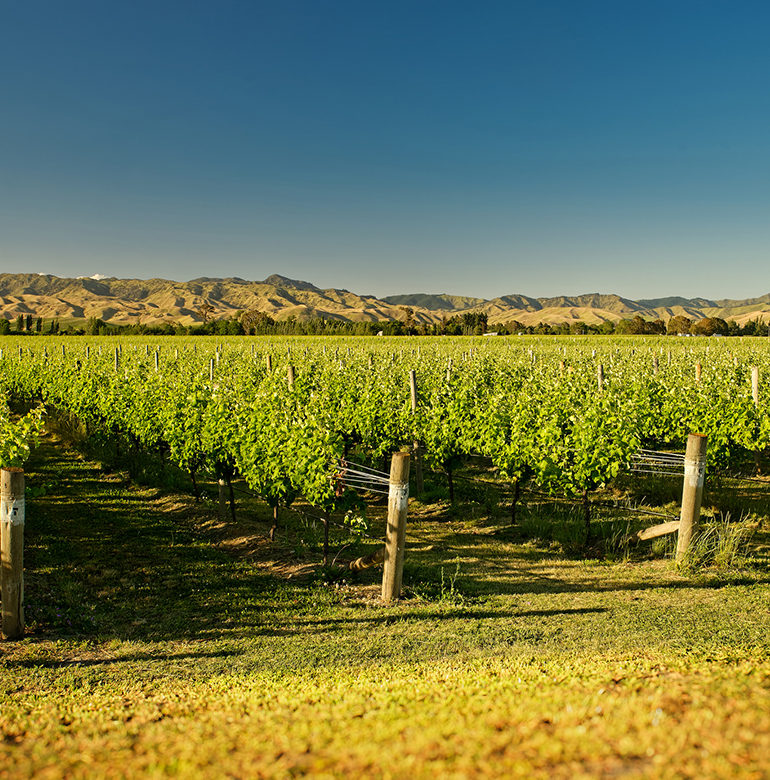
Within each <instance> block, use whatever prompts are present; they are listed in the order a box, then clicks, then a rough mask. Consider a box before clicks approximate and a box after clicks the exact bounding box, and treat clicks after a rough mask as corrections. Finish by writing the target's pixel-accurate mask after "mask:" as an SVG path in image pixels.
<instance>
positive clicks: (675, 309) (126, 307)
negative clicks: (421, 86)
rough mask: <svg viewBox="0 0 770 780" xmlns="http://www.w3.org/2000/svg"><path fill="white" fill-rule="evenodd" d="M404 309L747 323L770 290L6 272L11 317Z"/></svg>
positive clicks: (382, 314)
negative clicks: (716, 292) (721, 295)
mask: <svg viewBox="0 0 770 780" xmlns="http://www.w3.org/2000/svg"><path fill="white" fill-rule="evenodd" d="M403 307H409V308H410V309H412V310H413V312H414V319H415V320H416V321H417V322H425V323H430V322H440V321H441V320H442V319H443V318H449V317H451V316H453V315H456V314H460V315H461V314H462V313H463V312H484V313H486V314H487V317H488V321H489V323H490V325H494V324H497V323H505V322H510V321H513V320H517V321H519V322H521V323H524V324H530V325H534V324H537V323H539V322H548V323H560V322H571V321H578V320H582V321H583V322H587V323H592V324H597V323H601V322H605V321H610V322H617V321H618V320H620V319H624V318H630V317H635V316H637V315H638V316H641V317H644V318H645V319H662V320H664V321H665V320H668V319H669V318H670V317H673V316H675V315H678V314H683V315H685V316H687V317H690V318H691V319H701V318H703V317H721V318H723V319H735V320H736V321H737V322H738V323H739V324H742V323H745V322H746V321H747V320H750V319H756V318H760V319H763V320H765V321H768V322H770V293H768V294H766V295H762V296H760V297H756V298H749V299H745V300H718V301H711V300H708V299H706V298H681V297H677V296H670V297H664V298H650V299H642V300H638V301H633V300H630V299H628V298H622V297H621V296H619V295H604V294H599V293H590V294H586V295H574V296H567V295H561V296H556V297H551V298H532V297H529V296H526V295H517V294H512V295H502V296H500V297H498V298H493V299H491V300H485V299H483V298H474V297H469V296H460V295H434V294H428V293H412V294H404V295H390V296H387V297H386V298H382V299H379V298H376V297H374V296H372V295H359V294H356V293H352V292H350V291H349V290H345V289H337V288H329V289H321V288H319V287H316V286H315V285H314V284H311V283H310V282H304V281H300V280H297V279H289V278H287V277H285V276H281V275H279V274H273V275H271V276H268V277H267V279H264V280H263V281H261V282H260V281H247V280H245V279H240V278H238V277H230V278H226V279H217V278H209V277H202V278H200V279H192V280H191V281H189V282H176V281H173V280H169V279H118V278H115V277H108V278H103V277H100V276H98V275H97V276H94V277H84V278H77V279H73V278H65V277H58V276H52V275H50V274H46V275H43V274H0V316H2V317H4V318H6V319H15V318H16V317H17V316H18V315H19V314H22V315H27V314H31V315H33V316H35V317H43V318H44V319H51V318H58V319H62V320H72V319H87V318H89V317H96V318H99V319H102V320H104V321H105V322H113V323H118V324H135V323H140V322H141V323H143V324H146V325H156V324H159V323H164V322H174V323H182V324H185V325H190V324H194V323H200V322H203V321H204V319H222V318H229V317H233V316H235V315H236V314H237V313H238V312H240V311H244V310H248V309H254V310H258V311H263V312H266V313H268V314H269V315H270V316H271V317H273V318H275V319H286V318H288V317H296V318H298V319H307V318H310V317H325V318H327V319H336V320H345V321H353V322H360V321H371V322H377V321H385V320H395V319H403V318H404V316H405V314H404V310H403Z"/></svg>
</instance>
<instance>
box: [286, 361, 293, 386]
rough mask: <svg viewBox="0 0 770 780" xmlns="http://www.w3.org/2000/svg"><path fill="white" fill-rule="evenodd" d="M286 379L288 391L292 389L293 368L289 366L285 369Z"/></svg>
mask: <svg viewBox="0 0 770 780" xmlns="http://www.w3.org/2000/svg"><path fill="white" fill-rule="evenodd" d="M286 379H287V381H288V383H289V390H293V389H294V366H292V365H289V367H288V368H287V369H286Z"/></svg>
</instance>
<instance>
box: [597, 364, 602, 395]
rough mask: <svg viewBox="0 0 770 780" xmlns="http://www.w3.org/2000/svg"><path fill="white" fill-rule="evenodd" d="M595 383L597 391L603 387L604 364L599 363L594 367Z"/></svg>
mask: <svg viewBox="0 0 770 780" xmlns="http://www.w3.org/2000/svg"><path fill="white" fill-rule="evenodd" d="M596 385H597V387H598V388H599V392H601V391H602V390H603V389H604V366H603V365H602V364H601V363H599V365H598V367H597V369H596Z"/></svg>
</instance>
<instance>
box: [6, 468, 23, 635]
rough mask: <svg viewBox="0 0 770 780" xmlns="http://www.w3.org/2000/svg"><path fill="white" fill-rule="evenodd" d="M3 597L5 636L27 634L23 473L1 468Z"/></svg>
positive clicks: (20, 470) (13, 469)
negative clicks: (25, 624) (25, 615)
mask: <svg viewBox="0 0 770 780" xmlns="http://www.w3.org/2000/svg"><path fill="white" fill-rule="evenodd" d="M0 569H1V570H2V571H1V573H0V598H2V601H3V622H2V628H3V637H4V638H5V639H20V638H21V637H22V636H24V472H23V471H22V469H16V468H9V469H2V471H0Z"/></svg>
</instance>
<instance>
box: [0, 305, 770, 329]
mask: <svg viewBox="0 0 770 780" xmlns="http://www.w3.org/2000/svg"><path fill="white" fill-rule="evenodd" d="M401 309H402V311H403V319H399V320H387V321H380V322H376V321H366V322H349V321H346V320H341V319H332V318H326V317H309V318H306V319H298V318H297V317H295V316H294V315H290V316H289V317H286V318H285V319H279V320H277V319H274V318H273V317H271V316H270V315H269V314H268V313H267V312H263V311H255V310H248V311H239V312H236V314H235V315H234V316H233V317H229V318H225V319H218V320H209V319H207V318H204V322H203V323H201V324H199V325H183V324H181V323H174V322H165V323H158V324H153V325H149V324H141V323H138V324H135V325H119V324H116V323H110V322H105V321H104V320H102V319H99V318H96V317H91V318H90V319H88V320H86V321H85V323H82V324H81V323H77V322H76V323H73V322H71V321H70V322H67V323H65V324H64V325H61V324H60V322H59V320H58V319H52V320H49V321H47V322H45V321H44V320H43V318H42V317H35V316H34V315H32V314H27V315H23V314H20V315H18V316H17V317H16V319H15V320H14V321H13V322H12V321H11V320H7V319H4V318H0V335H9V334H15V335H36V334H38V335H57V334H60V335H67V336H120V335H137V336H378V335H382V336H481V335H484V334H485V333H489V332H490V329H492V332H493V333H495V334H497V335H500V336H508V335H519V334H523V335H536V336H551V335H553V336H580V335H598V336H603V335H607V336H611V335H615V334H619V335H623V334H626V335H669V336H672V335H673V336H677V335H692V336H715V335H718V336H770V323H765V322H764V321H763V320H762V319H761V318H759V317H757V318H756V319H752V320H748V321H747V322H746V323H744V324H743V325H739V324H738V323H737V322H736V321H735V320H733V319H730V320H723V319H721V318H719V317H705V318H703V319H700V320H694V319H690V318H689V317H685V316H684V315H677V316H675V317H671V318H670V319H669V320H668V321H667V322H664V321H663V320H660V319H659V320H645V319H644V318H643V317H640V316H638V315H637V316H636V317H633V318H632V319H622V320H619V321H618V322H615V323H613V322H609V321H605V322H602V323H599V324H593V323H587V322H582V321H581V320H575V321H571V322H561V323H548V322H539V323H537V324H536V325H525V324H524V323H522V322H519V321H517V320H510V321H508V322H506V323H496V324H494V325H492V326H490V325H489V321H488V317H487V314H486V313H484V312H463V313H462V314H456V315H453V316H452V317H446V316H444V317H442V318H441V320H440V321H439V322H433V323H426V322H418V321H417V320H416V318H415V316H414V311H413V310H412V309H411V308H409V307H408V306H402V307H401Z"/></svg>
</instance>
